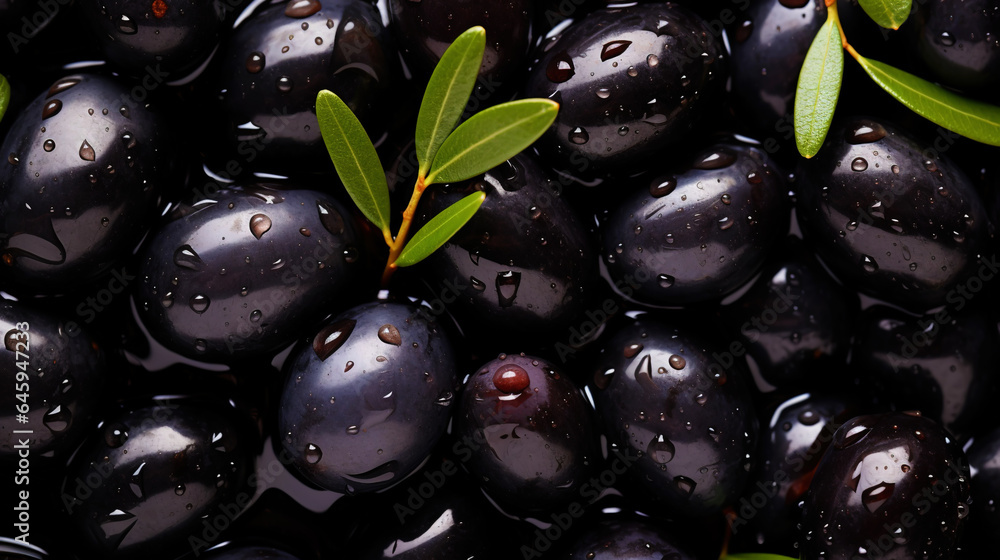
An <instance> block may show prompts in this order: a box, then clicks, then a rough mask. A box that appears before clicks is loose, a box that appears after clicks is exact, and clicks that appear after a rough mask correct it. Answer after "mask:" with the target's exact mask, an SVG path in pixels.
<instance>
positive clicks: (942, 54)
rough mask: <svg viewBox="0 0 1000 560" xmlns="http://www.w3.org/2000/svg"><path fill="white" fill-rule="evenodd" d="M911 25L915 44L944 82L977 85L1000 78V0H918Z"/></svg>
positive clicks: (993, 84) (987, 85) (983, 86)
mask: <svg viewBox="0 0 1000 560" xmlns="http://www.w3.org/2000/svg"><path fill="white" fill-rule="evenodd" d="M907 27H908V28H909V31H910V32H911V36H912V37H913V43H912V45H913V46H912V47H911V48H912V49H913V50H914V51H916V54H917V56H918V57H919V58H920V60H921V62H923V67H924V68H926V69H927V70H928V71H930V73H931V74H932V75H933V76H934V77H935V78H937V79H938V80H940V82H941V83H942V84H945V85H947V86H950V87H953V88H958V89H962V90H972V91H986V90H987V88H995V87H996V86H997V85H998V84H1000V46H998V43H997V41H998V35H1000V2H997V0H941V1H937V2H917V3H916V5H915V6H914V7H913V13H912V14H911V16H910V21H909V22H907ZM911 52H913V51H911Z"/></svg>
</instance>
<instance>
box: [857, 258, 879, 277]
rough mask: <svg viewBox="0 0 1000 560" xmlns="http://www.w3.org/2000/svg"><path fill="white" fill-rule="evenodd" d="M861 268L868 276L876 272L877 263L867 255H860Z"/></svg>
mask: <svg viewBox="0 0 1000 560" xmlns="http://www.w3.org/2000/svg"><path fill="white" fill-rule="evenodd" d="M861 268H863V269H864V271H865V272H867V273H869V274H870V273H872V272H875V271H876V270H878V263H877V262H875V259H873V258H871V257H870V256H868V255H861Z"/></svg>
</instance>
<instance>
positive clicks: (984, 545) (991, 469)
mask: <svg viewBox="0 0 1000 560" xmlns="http://www.w3.org/2000/svg"><path fill="white" fill-rule="evenodd" d="M968 455H969V466H970V469H971V471H972V473H973V474H972V479H971V484H972V504H971V508H970V510H969V513H970V514H971V515H970V516H969V528H968V531H967V532H966V538H965V542H964V545H965V546H963V547H962V548H963V550H965V551H966V552H968V553H969V555H968V557H969V558H975V557H976V556H977V555H979V556H982V557H986V556H989V555H990V554H992V551H993V550H994V543H993V535H996V534H997V530H998V529H1000V514H998V513H997V503H998V502H1000V429H994V430H993V431H991V432H989V433H988V434H985V435H984V436H982V437H976V438H975V439H974V440H973V442H972V445H971V446H969V448H968Z"/></svg>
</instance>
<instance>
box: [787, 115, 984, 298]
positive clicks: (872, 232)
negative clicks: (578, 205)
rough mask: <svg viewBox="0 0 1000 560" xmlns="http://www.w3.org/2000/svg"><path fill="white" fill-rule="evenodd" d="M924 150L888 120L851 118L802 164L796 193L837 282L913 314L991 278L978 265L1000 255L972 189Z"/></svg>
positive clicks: (804, 223) (804, 221)
mask: <svg viewBox="0 0 1000 560" xmlns="http://www.w3.org/2000/svg"><path fill="white" fill-rule="evenodd" d="M925 148H926V146H924V145H922V144H919V143H917V142H915V141H913V140H910V139H909V138H907V137H905V136H903V135H902V134H900V133H898V132H896V131H895V130H894V129H893V128H891V127H890V126H889V125H888V124H886V123H884V122H876V121H872V120H869V119H849V120H847V121H845V122H844V123H842V124H841V125H839V126H834V127H833V128H832V129H831V131H830V134H829V135H828V136H827V142H826V144H825V146H824V148H823V149H822V150H821V151H820V152H819V155H817V156H816V157H815V158H813V159H811V160H808V163H805V164H803V165H802V166H801V168H800V179H799V184H800V185H802V187H800V188H798V189H797V194H798V204H797V211H798V217H799V224H800V225H801V227H802V231H803V233H804V234H805V235H806V240H807V241H810V243H811V244H812V245H813V246H814V247H815V249H816V252H817V254H819V256H820V257H821V259H822V260H823V262H824V263H825V264H826V265H827V266H828V267H829V268H830V269H831V270H832V271H833V272H834V273H835V274H836V275H837V276H838V278H840V279H841V280H843V281H844V282H845V283H847V284H848V285H850V286H851V287H853V288H857V289H859V290H861V291H864V292H867V293H869V294H871V295H873V296H876V297H880V298H883V299H885V300H886V301H889V302H892V303H897V304H899V305H903V306H906V307H908V308H911V309H912V310H914V311H921V310H925V309H928V308H931V307H934V306H936V305H940V304H943V303H945V302H946V301H947V300H948V299H949V298H950V297H957V296H956V295H955V294H952V295H951V296H949V291H950V290H952V289H953V288H955V287H956V285H957V284H960V283H962V284H964V283H965V282H966V281H967V280H969V278H970V277H974V276H977V271H979V270H986V272H988V273H990V269H989V268H988V267H986V268H981V265H980V264H979V263H977V261H976V258H977V255H978V254H980V253H981V254H983V255H984V256H985V255H990V254H991V253H992V251H991V250H990V244H991V236H992V228H991V227H990V226H989V223H988V220H987V214H986V210H985V208H984V206H983V202H982V201H981V200H980V198H979V195H978V194H977V193H976V192H975V190H974V188H973V185H972V183H971V182H970V181H969V179H968V178H967V177H966V176H965V175H964V174H963V173H962V172H961V171H960V170H958V169H957V168H956V167H954V166H953V165H952V164H951V162H949V161H947V160H945V159H942V158H934V159H929V158H928V156H927V155H925V154H924V151H925ZM931 155H933V154H931ZM988 260H989V257H987V258H986V261H988ZM984 265H985V262H984ZM989 266H993V267H994V268H995V267H996V266H997V265H993V264H992V263H990V265H989ZM991 274H992V273H991ZM949 303H952V302H949Z"/></svg>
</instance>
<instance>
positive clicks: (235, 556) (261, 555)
mask: <svg viewBox="0 0 1000 560" xmlns="http://www.w3.org/2000/svg"><path fill="white" fill-rule="evenodd" d="M203 558H204V559H205V560H299V559H298V557H297V556H292V555H291V554H289V553H287V552H285V551H284V550H280V549H277V548H273V547H270V546H264V545H253V544H237V543H229V544H227V545H226V546H224V547H222V548H219V549H215V550H212V551H211V552H210V553H208V554H205V555H204V556H203Z"/></svg>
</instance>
